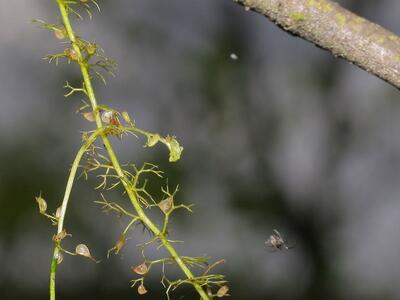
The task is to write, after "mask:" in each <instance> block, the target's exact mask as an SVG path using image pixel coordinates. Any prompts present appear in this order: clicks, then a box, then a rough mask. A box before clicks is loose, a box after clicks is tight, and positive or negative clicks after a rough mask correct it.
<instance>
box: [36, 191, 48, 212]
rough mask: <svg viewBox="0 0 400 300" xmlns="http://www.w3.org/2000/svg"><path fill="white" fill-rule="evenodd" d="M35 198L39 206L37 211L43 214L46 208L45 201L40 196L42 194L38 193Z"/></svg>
mask: <svg viewBox="0 0 400 300" xmlns="http://www.w3.org/2000/svg"><path fill="white" fill-rule="evenodd" d="M35 199H36V202H37V204H38V206H39V212H40V213H41V214H45V213H46V210H47V202H46V200H44V199H43V198H42V194H40V195H39V197H35Z"/></svg>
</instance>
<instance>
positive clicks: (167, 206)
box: [158, 196, 174, 214]
mask: <svg viewBox="0 0 400 300" xmlns="http://www.w3.org/2000/svg"><path fill="white" fill-rule="evenodd" d="M173 205H174V197H172V196H169V197H168V198H167V199H164V200H162V201H160V203H158V206H159V207H160V209H161V210H162V211H163V213H164V214H167V213H169V212H170V211H171V208H172V206H173Z"/></svg>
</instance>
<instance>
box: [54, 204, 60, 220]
mask: <svg viewBox="0 0 400 300" xmlns="http://www.w3.org/2000/svg"><path fill="white" fill-rule="evenodd" d="M55 216H56V218H57V219H59V218H60V217H61V206H59V207H58V208H57V210H56V214H55Z"/></svg>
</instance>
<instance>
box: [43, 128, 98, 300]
mask: <svg viewBox="0 0 400 300" xmlns="http://www.w3.org/2000/svg"><path fill="white" fill-rule="evenodd" d="M99 133H100V130H97V131H96V132H95V133H93V134H92V135H91V136H90V137H89V138H88V139H87V140H86V141H85V144H83V145H82V147H81V148H80V149H79V151H78V153H77V154H76V156H75V159H74V162H73V163H72V167H71V171H70V172H69V176H68V181H67V186H66V188H65V193H64V198H63V201H62V204H61V209H60V217H59V218H58V221H57V225H58V227H57V234H59V233H61V232H62V231H63V229H64V219H65V213H66V211H67V206H68V201H69V196H70V195H71V190H72V186H73V185H74V180H75V176H76V171H77V170H78V167H79V163H80V161H81V159H82V156H83V154H85V152H86V150H87V149H88V147H89V146H90V145H91V144H93V142H94V141H95V140H96V138H97V137H98V135H99ZM59 253H60V244H59V243H57V242H55V246H54V252H53V258H52V260H51V268H50V299H51V300H55V299H56V294H55V290H56V271H57V256H58V255H59Z"/></svg>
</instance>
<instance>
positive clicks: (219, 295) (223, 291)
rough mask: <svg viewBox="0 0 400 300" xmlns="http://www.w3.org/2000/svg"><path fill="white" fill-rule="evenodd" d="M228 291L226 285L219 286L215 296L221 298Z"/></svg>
mask: <svg viewBox="0 0 400 300" xmlns="http://www.w3.org/2000/svg"><path fill="white" fill-rule="evenodd" d="M228 291H229V287H228V286H226V285H223V286H221V287H220V288H219V290H218V292H217V297H218V298H222V297H224V296H226V294H227V293H228Z"/></svg>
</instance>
